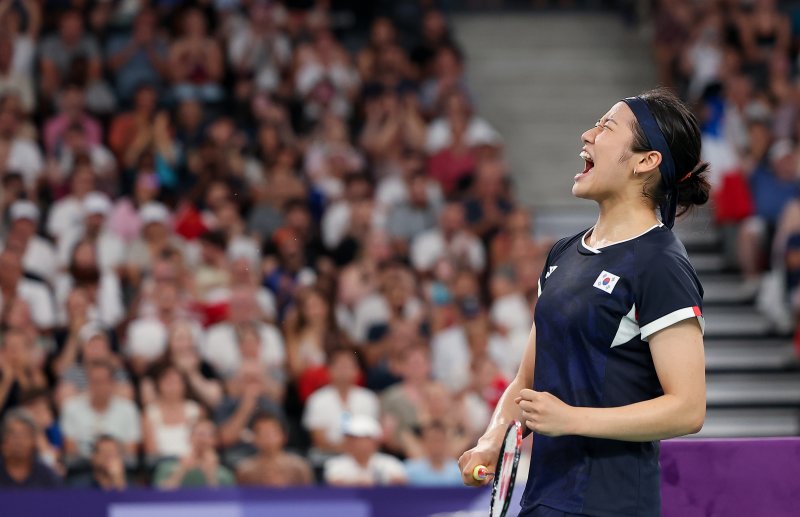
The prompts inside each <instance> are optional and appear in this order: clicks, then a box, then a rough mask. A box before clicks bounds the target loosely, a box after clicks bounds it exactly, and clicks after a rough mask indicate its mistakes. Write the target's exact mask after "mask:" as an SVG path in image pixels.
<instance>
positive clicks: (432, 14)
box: [422, 9, 447, 43]
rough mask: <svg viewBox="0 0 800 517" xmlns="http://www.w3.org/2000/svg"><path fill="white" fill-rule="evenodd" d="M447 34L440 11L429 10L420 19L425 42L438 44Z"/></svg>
mask: <svg viewBox="0 0 800 517" xmlns="http://www.w3.org/2000/svg"><path fill="white" fill-rule="evenodd" d="M446 34H447V23H446V22H445V19H444V16H443V15H442V13H441V12H440V11H436V10H433V9H431V10H430V11H428V12H427V13H426V14H425V17H424V18H423V19H422V35H423V37H424V38H425V40H426V41H429V42H434V43H435V42H438V41H440V40H441V39H442V38H444V36H445V35H446Z"/></svg>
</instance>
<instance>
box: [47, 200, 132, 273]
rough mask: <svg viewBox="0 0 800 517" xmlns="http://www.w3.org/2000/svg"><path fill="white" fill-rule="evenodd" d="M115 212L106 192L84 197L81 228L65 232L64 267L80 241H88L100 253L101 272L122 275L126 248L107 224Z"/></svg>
mask: <svg viewBox="0 0 800 517" xmlns="http://www.w3.org/2000/svg"><path fill="white" fill-rule="evenodd" d="M111 209H112V205H111V199H109V197H108V196H107V195H105V194H103V193H102V192H89V193H87V194H86V195H85V196H84V197H83V199H82V200H81V206H80V222H79V224H77V225H75V226H72V227H71V228H68V229H65V230H66V231H65V232H64V233H63V234H62V236H61V238H60V239H59V240H58V254H59V259H60V261H61V262H62V264H66V263H68V257H69V255H70V252H71V250H73V249H74V247H75V245H76V244H77V243H78V241H80V240H88V241H90V242H91V243H93V244H94V247H95V249H96V251H97V262H98V266H99V268H100V270H101V271H114V272H116V273H119V272H120V270H121V267H122V264H123V263H124V260H125V252H126V248H125V244H124V243H123V242H122V240H121V239H120V238H119V237H117V236H116V235H115V234H114V233H113V232H112V231H111V230H110V228H109V227H108V225H107V224H106V223H107V221H108V216H109V214H110V213H111Z"/></svg>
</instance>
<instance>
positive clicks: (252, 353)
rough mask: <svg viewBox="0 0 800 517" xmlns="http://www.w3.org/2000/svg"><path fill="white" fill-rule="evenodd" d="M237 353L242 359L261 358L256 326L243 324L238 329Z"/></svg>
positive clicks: (252, 359) (253, 359)
mask: <svg viewBox="0 0 800 517" xmlns="http://www.w3.org/2000/svg"><path fill="white" fill-rule="evenodd" d="M238 334H239V353H240V354H241V356H242V359H243V360H244V361H256V362H258V360H259V359H260V358H261V335H260V334H259V332H258V327H256V326H254V325H244V326H243V327H242V328H240V329H239V330H238Z"/></svg>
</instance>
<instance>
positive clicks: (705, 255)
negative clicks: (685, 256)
mask: <svg viewBox="0 0 800 517" xmlns="http://www.w3.org/2000/svg"><path fill="white" fill-rule="evenodd" d="M689 260H690V261H691V263H692V266H694V269H695V271H697V273H698V274H702V273H719V272H720V271H722V269H723V268H724V267H725V266H726V264H725V259H724V257H723V256H722V254H721V253H717V252H713V251H711V252H708V251H706V252H702V251H698V252H697V253H690V254H689Z"/></svg>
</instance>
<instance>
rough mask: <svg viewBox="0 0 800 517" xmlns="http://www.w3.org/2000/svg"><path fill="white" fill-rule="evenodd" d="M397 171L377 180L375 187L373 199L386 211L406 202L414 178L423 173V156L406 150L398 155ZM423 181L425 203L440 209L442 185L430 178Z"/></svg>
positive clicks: (388, 211) (389, 211)
mask: <svg viewBox="0 0 800 517" xmlns="http://www.w3.org/2000/svg"><path fill="white" fill-rule="evenodd" d="M398 170H399V172H398V173H395V174H389V175H387V176H386V177H384V178H383V179H381V180H380V181H379V182H378V185H377V187H376V189H375V200H376V202H377V204H378V207H379V208H380V209H381V210H383V211H384V212H386V213H391V210H392V209H393V208H394V207H395V206H397V205H400V204H402V203H406V202H408V197H409V187H410V186H411V182H412V180H413V179H414V178H416V177H417V176H419V175H425V156H424V155H423V154H422V153H420V152H416V151H412V150H406V151H405V152H404V153H403V154H402V155H401V157H400V164H399V167H398ZM425 177H426V181H425V192H426V194H427V203H428V204H429V205H430V206H433V207H434V208H435V209H436V212H437V213H438V211H439V210H440V209H441V207H442V204H443V203H444V200H443V197H442V187H441V185H439V182H438V181H436V180H435V179H432V178H427V176H426V175H425Z"/></svg>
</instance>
